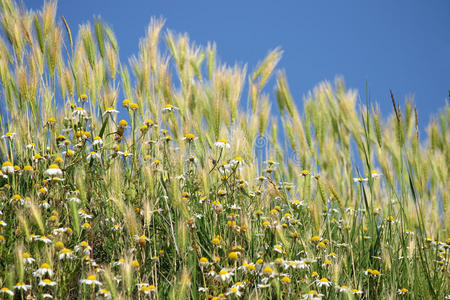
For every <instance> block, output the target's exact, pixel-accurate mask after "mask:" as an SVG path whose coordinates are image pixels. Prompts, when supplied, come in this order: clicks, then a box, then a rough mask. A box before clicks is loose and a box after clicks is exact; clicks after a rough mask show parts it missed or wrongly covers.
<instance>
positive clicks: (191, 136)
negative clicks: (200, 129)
mask: <svg viewBox="0 0 450 300" xmlns="http://www.w3.org/2000/svg"><path fill="white" fill-rule="evenodd" d="M196 139H197V137H196V136H195V135H194V134H193V133H186V134H185V135H184V137H183V141H186V142H188V143H190V142H192V141H194V140H196Z"/></svg>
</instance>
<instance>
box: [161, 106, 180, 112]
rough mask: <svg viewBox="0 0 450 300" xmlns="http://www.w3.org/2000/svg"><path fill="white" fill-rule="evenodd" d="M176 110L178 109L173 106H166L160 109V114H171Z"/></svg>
mask: <svg viewBox="0 0 450 300" xmlns="http://www.w3.org/2000/svg"><path fill="white" fill-rule="evenodd" d="M177 110H178V107H176V106H173V105H172V104H167V105H166V106H164V108H163V109H162V112H164V113H166V112H173V111H177Z"/></svg>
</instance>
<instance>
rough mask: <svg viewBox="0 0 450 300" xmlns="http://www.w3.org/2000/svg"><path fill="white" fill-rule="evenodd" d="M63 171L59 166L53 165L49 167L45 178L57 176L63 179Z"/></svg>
mask: <svg viewBox="0 0 450 300" xmlns="http://www.w3.org/2000/svg"><path fill="white" fill-rule="evenodd" d="M62 174H63V173H62V171H61V169H60V168H59V166H58V165H57V164H52V165H50V166H49V167H48V169H47V170H46V171H45V172H44V175H45V176H50V177H53V176H57V177H61V176H62Z"/></svg>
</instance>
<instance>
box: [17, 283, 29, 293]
mask: <svg viewBox="0 0 450 300" xmlns="http://www.w3.org/2000/svg"><path fill="white" fill-rule="evenodd" d="M14 289H16V290H22V291H25V292H26V291H28V290H29V289H31V285H30V284H25V283H24V282H18V283H17V284H16V285H15V286H14Z"/></svg>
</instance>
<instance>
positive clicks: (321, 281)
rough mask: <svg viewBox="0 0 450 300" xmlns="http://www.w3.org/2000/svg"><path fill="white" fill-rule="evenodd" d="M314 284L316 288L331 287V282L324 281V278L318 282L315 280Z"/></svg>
mask: <svg viewBox="0 0 450 300" xmlns="http://www.w3.org/2000/svg"><path fill="white" fill-rule="evenodd" d="M316 284H317V286H318V287H323V286H325V287H329V286H330V285H331V282H330V281H329V280H328V279H326V278H325V277H323V278H321V279H319V280H316Z"/></svg>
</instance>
